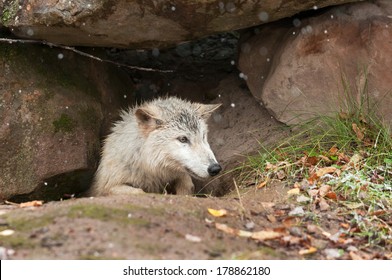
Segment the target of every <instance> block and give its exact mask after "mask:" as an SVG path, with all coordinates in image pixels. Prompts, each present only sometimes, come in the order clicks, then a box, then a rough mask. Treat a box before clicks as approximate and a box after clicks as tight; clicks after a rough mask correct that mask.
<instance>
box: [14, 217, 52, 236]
mask: <svg viewBox="0 0 392 280" xmlns="http://www.w3.org/2000/svg"><path fill="white" fill-rule="evenodd" d="M54 217H55V213H51V214H50V215H44V216H41V217H37V218H34V219H31V218H24V217H14V216H11V217H6V221H7V223H8V226H9V228H11V229H13V230H15V231H18V232H26V231H30V230H32V229H35V228H40V227H44V226H47V225H50V224H52V223H53V220H54Z"/></svg>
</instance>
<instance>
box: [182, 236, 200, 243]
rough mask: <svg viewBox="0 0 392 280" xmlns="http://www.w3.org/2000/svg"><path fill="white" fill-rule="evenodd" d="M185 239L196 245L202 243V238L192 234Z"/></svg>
mask: <svg viewBox="0 0 392 280" xmlns="http://www.w3.org/2000/svg"><path fill="white" fill-rule="evenodd" d="M185 239H186V240H188V241H191V242H196V243H198V242H201V238H200V237H199V236H196V235H192V234H186V235H185Z"/></svg>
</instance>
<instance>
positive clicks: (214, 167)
mask: <svg viewBox="0 0 392 280" xmlns="http://www.w3.org/2000/svg"><path fill="white" fill-rule="evenodd" d="M221 170H222V167H221V166H220V165H219V164H218V163H213V164H211V165H210V166H208V169H207V171H208V174H210V176H215V175H218V173H219V172H220V171H221Z"/></svg>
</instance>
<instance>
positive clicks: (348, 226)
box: [340, 223, 350, 229]
mask: <svg viewBox="0 0 392 280" xmlns="http://www.w3.org/2000/svg"><path fill="white" fill-rule="evenodd" d="M340 226H341V227H342V228H344V229H349V228H350V225H349V224H347V223H340Z"/></svg>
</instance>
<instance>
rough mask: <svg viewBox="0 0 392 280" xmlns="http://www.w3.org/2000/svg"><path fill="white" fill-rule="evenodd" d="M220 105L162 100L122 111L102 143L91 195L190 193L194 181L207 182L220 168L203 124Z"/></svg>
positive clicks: (173, 99) (176, 99) (175, 99)
mask: <svg viewBox="0 0 392 280" xmlns="http://www.w3.org/2000/svg"><path fill="white" fill-rule="evenodd" d="M220 105H221V104H201V103H192V102H189V101H186V100H183V99H179V98H177V97H166V98H157V99H155V100H152V101H149V102H146V103H144V104H141V105H137V106H135V107H133V108H128V110H124V111H122V113H121V114H120V116H121V119H120V120H119V121H118V122H116V123H115V124H114V126H113V128H112V131H111V133H110V134H109V135H108V136H107V138H106V139H105V140H104V145H103V149H102V154H101V156H102V157H101V161H100V163H99V166H98V169H97V171H96V174H95V178H94V181H93V184H92V186H91V188H90V191H89V195H90V196H101V195H118V194H125V195H127V194H135V193H140V192H152V193H164V192H168V193H173V194H180V195H191V194H193V192H194V184H193V182H192V177H193V178H196V179H206V178H208V177H211V176H215V175H217V174H218V173H219V172H220V171H221V169H222V168H221V166H220V165H219V163H218V161H217V160H216V158H215V155H214V153H213V152H212V150H211V148H210V145H209V143H208V141H207V132H208V127H207V123H206V121H207V119H208V118H209V117H210V116H211V114H212V113H213V112H214V111H215V110H216V109H217V108H218V107H219V106H220Z"/></svg>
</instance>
